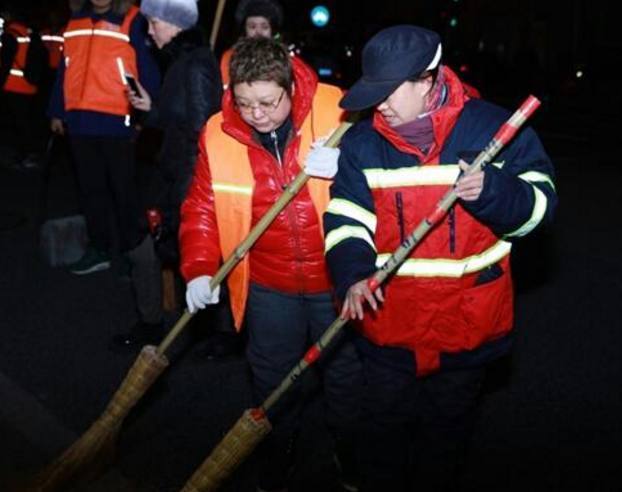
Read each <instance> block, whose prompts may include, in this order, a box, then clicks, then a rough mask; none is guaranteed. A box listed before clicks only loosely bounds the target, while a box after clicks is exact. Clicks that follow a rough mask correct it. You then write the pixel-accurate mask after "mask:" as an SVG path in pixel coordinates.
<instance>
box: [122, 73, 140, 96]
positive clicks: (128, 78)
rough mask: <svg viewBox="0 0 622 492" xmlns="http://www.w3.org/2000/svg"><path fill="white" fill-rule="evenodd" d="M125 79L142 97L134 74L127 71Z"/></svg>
mask: <svg viewBox="0 0 622 492" xmlns="http://www.w3.org/2000/svg"><path fill="white" fill-rule="evenodd" d="M125 80H126V81H127V85H128V86H129V87H130V89H132V90H133V91H134V92H135V93H136V95H137V96H139V97H140V89H139V88H138V84H137V83H136V79H135V78H134V76H132V75H129V74H127V73H126V74H125Z"/></svg>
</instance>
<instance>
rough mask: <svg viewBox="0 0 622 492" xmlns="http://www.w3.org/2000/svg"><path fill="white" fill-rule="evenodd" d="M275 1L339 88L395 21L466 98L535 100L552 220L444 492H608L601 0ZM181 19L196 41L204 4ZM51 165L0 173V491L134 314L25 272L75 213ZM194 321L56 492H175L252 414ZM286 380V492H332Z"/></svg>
mask: <svg viewBox="0 0 622 492" xmlns="http://www.w3.org/2000/svg"><path fill="white" fill-rule="evenodd" d="M3 3H7V2H6V1H5V2H3V1H2V0H0V5H2V4H3ZM281 3H282V4H283V7H284V11H285V22H284V29H283V31H282V35H283V40H284V41H285V43H286V44H288V45H291V46H292V49H294V50H299V54H300V56H301V57H302V58H303V59H305V60H306V61H308V62H309V63H311V64H312V65H313V66H314V67H315V68H316V69H317V70H318V71H319V72H320V74H321V77H322V78H323V80H325V81H327V82H331V83H335V84H337V85H339V86H341V87H343V88H345V89H347V88H348V87H349V85H351V83H352V82H353V81H354V80H356V78H357V77H358V76H359V74H360V68H359V65H358V63H359V60H360V51H361V48H362V46H363V44H364V43H365V41H366V40H367V39H369V38H370V37H371V36H372V35H373V34H375V33H376V32H377V31H378V30H380V29H381V28H383V27H387V26H390V25H394V24H398V23H399V24H402V23H412V24H418V25H422V26H424V27H428V28H430V29H433V30H436V31H437V32H439V33H440V34H441V36H442V39H443V49H444V60H445V63H447V64H448V65H450V66H451V67H452V68H453V69H454V70H455V71H456V72H458V73H459V75H460V76H461V77H462V78H463V79H464V80H465V81H466V82H468V83H469V84H471V85H473V86H474V87H476V88H477V89H478V90H479V91H480V92H481V94H482V97H483V98H485V99H488V100H491V101H493V102H495V103H498V104H500V105H502V106H504V107H506V108H508V109H509V110H513V109H515V108H516V107H517V106H518V105H519V104H520V102H521V101H522V100H523V99H525V97H526V96H527V95H529V94H534V95H536V96H537V97H539V98H540V99H541V101H542V107H541V108H540V109H539V110H538V111H537V112H536V114H535V115H534V117H533V120H532V122H531V124H532V125H533V127H534V128H535V129H536V131H537V132H538V134H539V135H540V137H541V138H542V140H543V142H544V145H545V148H546V149H547V151H548V153H549V154H550V156H551V159H552V161H553V164H554V166H555V168H556V173H557V179H556V185H557V190H558V194H559V199H560V202H559V208H558V213H557V218H556V221H555V224H554V226H553V227H551V228H550V229H548V230H545V231H542V232H540V233H538V234H536V235H534V236H533V237H528V238H525V240H523V241H521V242H520V243H518V244H517V245H516V247H515V250H514V251H515V253H513V254H514V258H513V268H514V275H515V283H516V288H517V289H516V290H517V300H516V343H515V350H514V352H513V355H512V356H511V357H508V358H505V359H503V360H501V361H499V362H498V363H497V364H496V365H495V366H494V367H493V368H492V370H491V371H490V372H489V377H488V380H487V383H486V390H485V394H484V397H483V401H482V407H481V411H480V414H479V416H478V423H477V428H476V432H475V435H474V437H473V441H472V443H471V446H470V449H469V455H468V460H467V466H466V469H465V471H464V476H463V478H462V480H461V487H460V489H459V490H464V491H475V490H477V491H483V490H497V491H502V492H503V491H511V492H514V491H516V492H519V491H520V492H523V491H560V492H562V491H564V492H568V491H603V492H605V491H607V492H609V491H611V492H618V491H620V490H622V323H621V321H620V320H621V318H622V303H621V302H620V301H621V299H622V259H621V256H620V252H621V251H622V235H621V234H620V227H621V226H622V221H621V220H620V210H621V207H620V196H621V193H620V191H619V183H620V182H622V179H621V178H622V171H621V170H620V165H619V152H618V150H617V144H618V142H619V141H620V138H619V135H618V133H619V128H620V124H619V121H618V120H619V118H620V116H621V113H622V91H621V90H620V83H621V82H622V76H621V75H620V73H622V72H621V71H620V70H619V66H620V63H621V62H622V37H621V36H620V33H621V31H622V29H621V24H620V22H621V21H620V17H619V15H618V14H617V8H616V7H619V2H614V1H613V0H568V1H564V2H563V1H546V0H540V1H538V0H522V1H519V0H496V1H495V0H421V1H415V0H410V1H409V0H401V1H399V0H381V1H378V2H370V1H343V0H333V1H323V2H312V1H308V0H282V1H281ZM15 4H16V5H17V6H19V7H21V8H22V9H23V11H24V12H26V13H28V14H29V15H30V16H31V18H32V22H33V24H34V25H39V26H41V25H43V24H44V23H45V18H46V12H47V11H48V10H50V9H56V10H57V11H59V12H61V13H64V15H66V11H65V10H64V7H65V4H66V2H64V1H49V2H35V1H27V0H22V1H20V2H15ZM319 4H321V5H324V6H326V7H327V8H328V9H329V11H330V13H331V18H330V21H329V23H328V25H327V26H326V27H323V28H318V27H314V26H313V25H312V24H311V21H310V10H311V8H313V7H314V6H317V5H319ZM199 5H200V8H201V20H200V23H201V25H202V26H203V27H204V28H205V31H206V33H207V34H208V35H209V32H210V29H211V26H212V20H213V15H214V10H215V6H216V2H215V1H205V0H201V1H200V3H199ZM235 6H236V2H234V1H233V0H229V1H228V2H227V5H226V7H225V11H224V16H223V20H222V24H221V29H220V34H219V37H218V40H217V44H216V49H215V51H216V54H217V55H220V54H221V53H222V52H223V51H224V50H225V49H226V48H228V47H229V46H230V45H231V44H232V43H233V42H234V40H235V39H236V37H237V34H238V33H237V31H236V29H235V26H234V21H233V13H234V10H235ZM297 52H298V51H297ZM52 164H53V165H51V167H50V170H49V174H48V175H46V174H45V173H43V172H41V171H40V170H34V171H30V172H18V171H14V170H11V169H5V168H2V167H0V336H1V337H2V338H1V339H0V491H5V490H7V491H13V490H18V488H17V487H18V484H20V483H23V482H24V481H25V480H27V479H28V478H29V477H31V476H32V475H33V473H34V472H35V471H36V470H38V469H40V468H41V466H43V464H45V463H46V462H48V461H49V460H50V459H51V458H53V457H55V456H57V455H58V453H59V452H60V451H61V450H63V449H64V448H65V447H66V446H67V445H68V444H70V443H71V442H72V441H73V440H74V439H75V438H76V437H77V436H79V435H80V434H81V433H82V432H83V431H84V430H85V429H86V428H87V427H88V425H90V423H92V422H93V420H94V419H95V418H96V417H97V416H98V415H99V414H100V413H101V411H102V410H103V409H104V407H105V405H106V403H107V402H108V401H109V399H110V397H111V395H112V394H113V393H114V391H115V390H116V388H117V387H118V384H119V383H120V381H121V380H122V379H123V377H124V375H125V373H126V372H127V369H128V368H129V366H130V365H131V363H132V362H133V360H134V358H135V354H124V355H118V354H110V353H109V352H108V351H107V348H106V343H107V340H108V339H109V337H110V336H111V335H112V334H113V333H115V332H116V331H118V330H119V328H120V327H122V326H128V325H129V324H131V322H132V320H133V319H134V318H135V313H134V307H133V304H132V302H133V301H132V294H131V290H130V285H129V284H128V282H127V281H123V280H121V279H119V278H118V276H117V275H115V273H114V272H113V271H109V272H101V273H98V274H95V275H89V276H85V277H76V276H72V275H71V274H69V273H68V272H67V271H65V270H63V269H62V268H54V267H51V266H49V265H48V264H46V262H45V261H44V259H43V258H42V256H43V255H42V253H41V251H40V247H39V242H38V241H39V236H38V232H39V223H40V220H41V215H42V213H43V214H44V215H45V218H57V217H63V216H69V215H73V214H76V213H79V207H78V204H77V196H76V192H75V184H74V181H73V174H72V170H71V165H70V164H69V163H68V162H67V159H64V158H63V156H62V152H61V155H60V156H57V157H56V158H55V160H54V162H53V163H52ZM176 317H177V313H170V320H169V321H170V322H171V323H172V322H173V321H174V320H175V319H176ZM202 323H203V325H209V313H207V314H206V316H205V320H204V321H203V322H202ZM194 325H196V326H193V327H192V330H189V332H188V333H187V334H185V335H184V336H183V337H182V340H180V341H179V342H178V343H177V344H176V345H175V349H174V351H173V353H172V354H171V359H172V363H171V367H170V368H169V369H168V370H167V372H166V373H165V375H164V377H163V378H162V379H161V381H159V382H158V383H157V385H156V386H155V387H154V388H152V391H150V392H149V394H148V395H147V396H146V397H145V398H144V399H143V401H141V403H140V405H139V406H138V408H136V409H135V411H134V412H132V414H131V415H130V417H129V418H128V419H127V421H126V422H125V424H124V427H123V429H122V432H121V436H120V440H119V443H118V446H117V457H116V461H115V463H114V466H113V467H112V468H111V469H110V470H109V471H108V472H107V474H105V475H104V476H103V478H101V477H100V478H98V479H96V480H95V481H94V482H91V483H90V484H88V485H81V486H77V487H75V488H74V489H73V490H75V491H88V492H90V491H96V492H97V491H139V492H143V491H144V492H147V491H149V492H152V491H153V492H159V491H176V490H179V489H180V488H181V486H182V485H183V483H184V482H185V481H186V480H187V479H188V477H189V476H190V475H191V474H192V472H193V471H194V470H195V469H196V467H197V466H198V465H199V464H200V463H201V462H202V460H203V459H204V458H205V457H206V456H207V454H208V453H209V451H210V450H211V449H212V448H213V446H214V445H215V444H216V443H217V441H218V440H219V439H220V438H221V437H222V436H223V435H224V433H225V432H226V431H227V430H228V429H229V428H230V426H231V425H232V424H233V423H234V422H235V420H236V419H237V418H238V417H239V415H240V414H241V413H242V411H243V410H244V409H245V408H248V407H249V406H250V405H251V398H250V385H249V378H248V372H247V367H246V362H245V360H244V358H243V357H242V356H240V357H233V358H230V359H224V360H205V359H204V358H201V357H200V356H198V354H197V347H198V346H200V343H201V340H202V337H203V332H202V325H201V322H200V321H197V323H194ZM305 384H306V386H307V390H308V393H309V395H311V398H312V399H311V403H310V405H309V406H308V409H307V412H306V414H305V427H304V429H303V434H302V438H301V445H300V449H299V450H298V453H299V455H300V457H301V459H300V462H301V463H302V464H301V465H300V466H299V467H298V468H297V469H296V471H295V475H294V479H293V485H292V488H291V490H292V491H295V492H298V491H305V492H306V491H328V492H331V489H330V488H328V487H329V486H328V484H329V483H330V481H331V480H330V479H331V478H332V476H333V474H334V472H333V471H332V468H331V455H330V447H329V446H328V444H327V443H328V435H327V432H326V431H325V429H324V428H323V424H322V408H321V403H320V402H319V400H318V399H317V398H314V397H313V395H315V394H316V392H317V385H316V380H315V379H314V378H313V376H312V375H309V378H308V379H307V381H306V382H305ZM256 471H257V470H256V461H254V460H253V458H252V457H251V458H250V459H249V460H248V461H247V463H245V464H244V465H243V466H242V467H241V469H239V470H238V471H237V472H236V473H235V474H234V476H233V478H232V480H231V481H230V482H229V483H227V485H226V486H225V487H224V488H223V490H225V491H230V492H233V491H240V492H247V491H249V492H250V491H252V490H254V486H253V484H254V477H255V476H256ZM389 492H390V491H389Z"/></svg>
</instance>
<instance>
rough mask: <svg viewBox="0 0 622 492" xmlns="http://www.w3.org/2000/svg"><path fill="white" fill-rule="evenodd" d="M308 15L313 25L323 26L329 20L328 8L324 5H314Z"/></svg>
mask: <svg viewBox="0 0 622 492" xmlns="http://www.w3.org/2000/svg"><path fill="white" fill-rule="evenodd" d="M310 17H311V23H312V24H313V25H314V26H315V27H325V26H326V25H327V24H328V22H329V21H330V10H328V8H327V7H325V6H324V5H316V6H315V7H313V8H312V9H311V14H310Z"/></svg>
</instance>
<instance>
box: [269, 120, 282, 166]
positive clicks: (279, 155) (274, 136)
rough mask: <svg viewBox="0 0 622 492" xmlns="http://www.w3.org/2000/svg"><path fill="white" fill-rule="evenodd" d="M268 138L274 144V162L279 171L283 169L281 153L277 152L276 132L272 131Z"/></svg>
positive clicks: (277, 138)
mask: <svg viewBox="0 0 622 492" xmlns="http://www.w3.org/2000/svg"><path fill="white" fill-rule="evenodd" d="M270 138H271V139H272V143H273V144H274V155H276V160H277V162H278V163H279V166H280V167H281V169H283V160H282V159H281V153H280V152H279V137H278V136H277V134H276V131H274V130H272V131H271V132H270Z"/></svg>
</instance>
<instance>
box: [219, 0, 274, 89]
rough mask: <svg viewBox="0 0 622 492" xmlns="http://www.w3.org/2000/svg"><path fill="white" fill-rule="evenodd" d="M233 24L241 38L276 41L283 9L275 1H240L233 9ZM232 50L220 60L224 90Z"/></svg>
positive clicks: (226, 83) (227, 83) (227, 80)
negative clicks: (272, 39)
mask: <svg viewBox="0 0 622 492" xmlns="http://www.w3.org/2000/svg"><path fill="white" fill-rule="evenodd" d="M235 23H236V26H237V29H238V31H239V32H240V36H241V37H247V38H255V37H264V38H271V37H274V38H275V39H278V37H279V34H278V32H279V29H281V26H282V25H283V7H281V5H280V4H279V3H278V2H277V1H276V0H240V2H239V3H238V6H237V8H236V9H235ZM232 53H233V49H232V48H229V49H227V50H226V51H225V52H224V53H223V54H222V56H221V58H220V72H221V74H222V83H223V84H224V86H225V88H226V87H227V86H228V85H229V60H230V59H231V54H232Z"/></svg>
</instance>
